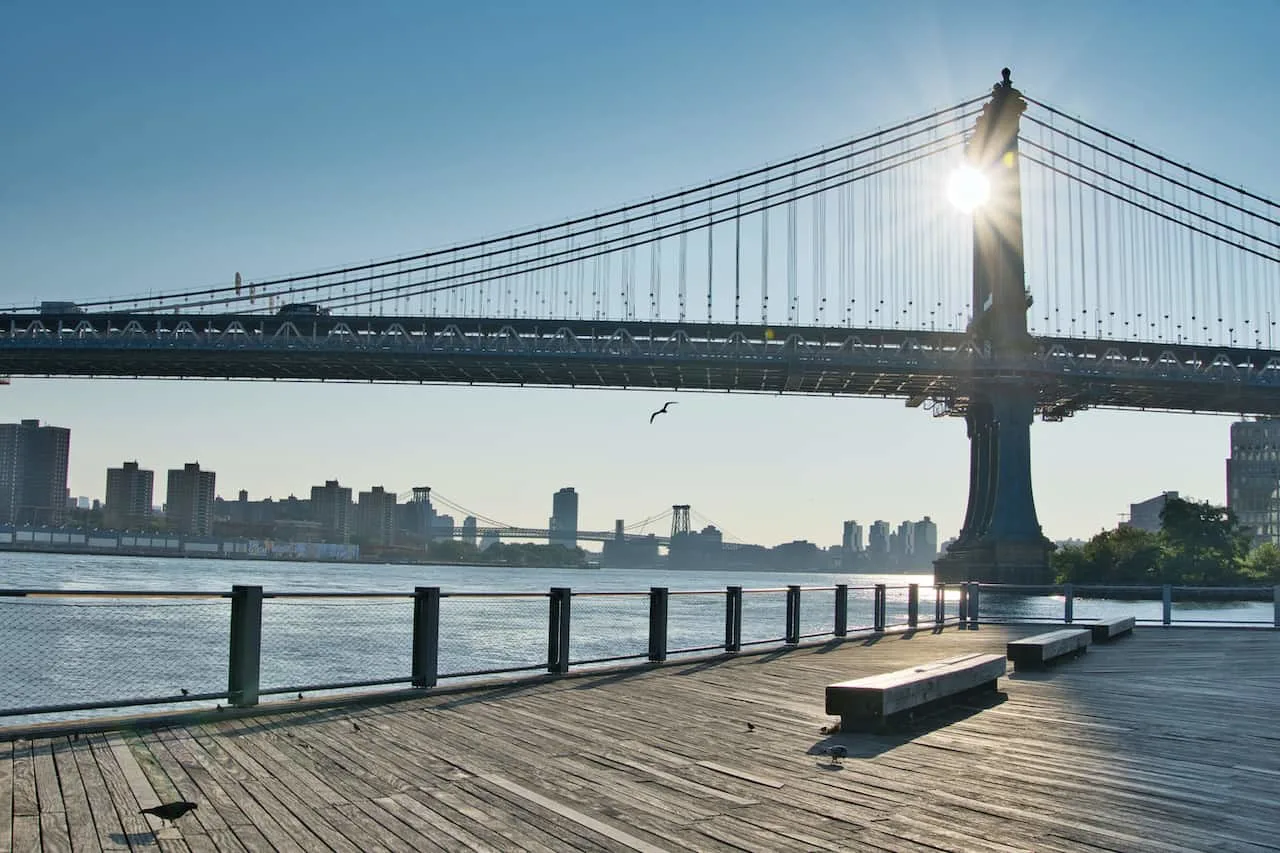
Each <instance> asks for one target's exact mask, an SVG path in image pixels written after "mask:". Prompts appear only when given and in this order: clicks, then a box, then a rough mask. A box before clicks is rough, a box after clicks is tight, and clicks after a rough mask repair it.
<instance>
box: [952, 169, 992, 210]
mask: <svg viewBox="0 0 1280 853" xmlns="http://www.w3.org/2000/svg"><path fill="white" fill-rule="evenodd" d="M990 196H991V183H990V181H988V180H987V176H986V175H984V174H982V172H979V171H978V170H977V169H975V168H973V167H972V166H970V165H968V164H964V165H961V166H957V167H956V169H955V171H953V172H952V173H951V177H950V178H948V179H947V200H948V201H950V202H951V203H952V204H953V205H955V206H956V208H957V209H959V210H961V211H963V212H964V213H972V212H973V211H974V210H975V209H976V208H978V207H981V206H982V205H983V204H985V203H986V201H987V199H988V198H990Z"/></svg>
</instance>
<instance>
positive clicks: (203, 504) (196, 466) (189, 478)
mask: <svg viewBox="0 0 1280 853" xmlns="http://www.w3.org/2000/svg"><path fill="white" fill-rule="evenodd" d="M215 476H216V475H215V474H214V472H213V471H201V470H200V463H199V462H188V463H187V464H185V465H183V466H182V467H181V468H170V469H169V483H168V489H167V491H166V492H165V507H164V515H165V519H166V520H167V521H168V522H169V526H170V527H172V528H173V529H174V530H176V531H177V532H179V533H188V534H191V535H194V536H208V535H209V534H211V533H212V532H213V497H214V492H213V486H214V479H215Z"/></svg>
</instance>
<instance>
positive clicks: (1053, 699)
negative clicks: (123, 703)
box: [0, 626, 1280, 853]
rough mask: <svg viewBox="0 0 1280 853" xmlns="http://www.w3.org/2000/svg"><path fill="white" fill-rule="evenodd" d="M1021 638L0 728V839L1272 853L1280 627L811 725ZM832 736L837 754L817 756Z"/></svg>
mask: <svg viewBox="0 0 1280 853" xmlns="http://www.w3.org/2000/svg"><path fill="white" fill-rule="evenodd" d="M1038 630H1043V628H1002V627H992V626H984V627H982V629H981V630H979V631H958V630H955V629H947V630H945V631H944V632H942V633H932V632H927V631H920V632H917V633H916V634H914V635H913V636H910V637H907V636H905V635H904V636H895V635H889V636H884V637H882V638H880V639H879V640H878V641H873V640H868V641H862V640H861V639H860V638H855V640H854V641H853V642H847V643H844V644H840V645H823V646H818V647H816V648H809V649H797V650H793V651H789V652H784V653H770V654H765V655H757V656H742V657H738V658H736V659H731V660H724V659H720V660H710V661H701V662H696V663H695V662H690V661H688V660H686V661H682V662H679V661H677V662H671V663H668V664H667V665H665V666H663V667H661V668H658V669H651V668H648V667H639V668H636V669H632V670H624V671H617V672H610V673H595V674H587V675H584V676H578V677H569V678H560V679H554V680H549V681H548V680H544V681H541V682H540V683H539V682H536V681H535V682H533V683H525V684H517V683H507V684H504V685H499V686H493V687H490V688H487V689H485V688H479V687H474V688H471V689H464V690H461V691H460V692H452V693H450V692H443V691H441V692H434V691H433V692H431V693H425V694H423V693H417V694H412V695H410V696H409V697H408V698H404V699H402V700H400V701H386V700H383V701H369V702H366V703H364V704H346V705H339V706H331V707H324V706H322V704H320V703H319V702H318V701H317V702H311V701H308V700H304V701H302V702H295V701H289V702H282V703H280V705H279V706H277V707H278V708H282V709H284V710H283V712H282V713H277V714H275V715H268V714H265V713H261V712H259V713H258V714H256V715H249V716H240V712H234V711H226V710H224V711H223V712H221V713H209V712H206V713H205V714H204V715H203V717H200V718H194V719H192V718H188V719H186V720H185V721H175V724H174V725H172V726H171V727H169V728H159V729H151V728H148V727H147V726H145V725H138V726H135V725H129V724H127V723H126V724H121V723H119V722H117V723H116V724H115V725H116V726H118V727H119V730H117V731H107V732H105V733H96V734H76V735H75V736H72V735H71V734H70V730H69V729H68V728H67V726H68V725H70V724H64V725H63V726H61V727H60V728H62V729H63V732H62V733H61V734H57V735H56V736H54V734H53V733H52V732H50V731H44V732H32V731H26V732H17V731H14V730H8V731H7V732H5V731H0V849H6V850H8V849H12V850H15V851H18V850H21V851H29V850H41V849H43V850H49V851H54V850H130V849H133V850H155V849H159V850H161V851H183V853H186V851H218V850H237V851H239V850H249V851H258V850H272V849H274V850H286V851H296V853H301V851H311V850H334V851H350V852H351V853H363V851H375V850H384V851H385V850H392V851H401V850H404V851H409V850H413V851H425V850H484V851H509V850H511V851H514V850H535V851H542V853H551V851H564V850H590V851H637V850H638V851H663V850H671V851H695V850H696V851H710V853H741V851H744V850H750V851H765V850H767V851H773V853H792V851H796V853H799V851H860V850H876V851H885V850H892V851H922V853H923V851H937V850H963V851H1001V853H1010V851H1036V853H1066V852H1067V851H1071V853H1078V851H1121V850H1122V851H1126V853H1188V852H1189V851H1206V850H1224V851H1226V850H1230V851H1242V853H1244V851H1255V850H1256V851H1262V850H1274V849H1275V843H1276V836H1275V829H1276V808H1277V803H1280V750H1277V749H1276V748H1275V708H1276V706H1277V704H1278V703H1280V670H1277V668H1276V666H1275V661H1276V660H1277V658H1278V657H1280V632H1275V631H1249V630H1239V629H1236V630H1212V629H1195V628H1186V629H1184V628H1175V629H1160V628H1139V629H1138V632H1137V634H1136V636H1134V637H1133V638H1131V639H1127V640H1121V641H1118V642H1116V643H1112V644H1104V645H1100V646H1095V647H1094V648H1092V649H1091V650H1090V652H1089V654H1087V655H1085V656H1084V657H1082V658H1080V659H1078V660H1073V661H1070V662H1068V663H1065V664H1062V665H1060V666H1058V667H1055V668H1054V669H1052V670H1050V671H1048V672H1043V673H1017V674H1012V675H1011V676H1010V677H1008V678H1004V679H1001V681H1000V690H1001V691H1002V692H1003V693H1004V694H1005V697H1006V699H1005V701H1003V702H990V701H987V702H985V703H983V704H976V703H975V704H972V705H968V706H964V707H961V708H959V709H957V710H955V711H953V712H951V713H948V714H946V715H943V716H941V717H934V718H928V719H925V720H921V721H919V722H917V723H916V725H915V727H914V728H912V729H911V730H909V731H905V732H902V733H898V734H893V735H852V734H849V735H845V734H838V735H833V736H826V735H823V734H821V733H820V727H821V726H823V725H827V724H829V723H830V722H832V720H831V718H828V717H826V716H825V715H824V713H823V688H824V686H825V685H826V684H828V683H831V682H834V681H837V680H843V679H847V678H853V677H858V676H862V675H870V674H873V673H877V672H885V671H890V670H895V669H899V668H902V667H905V666H912V665H916V664H919V663H922V662H925V661H930V660H936V659H939V658H944V657H948V656H951V655H955V654H959V653H965V652H996V653H1003V652H1004V650H1005V643H1006V642H1007V641H1008V640H1009V639H1010V638H1012V637H1016V636H1021V635H1024V634H1026V633H1031V632H1034V631H1038ZM997 698H999V697H998V696H997ZM748 722H750V723H752V725H753V726H754V730H751V731H749V730H748V729H747V725H746V724H747V723H748ZM106 725H107V727H108V728H109V727H110V725H111V724H106ZM102 727H103V726H102V725H99V726H98V728H102ZM82 728H84V727H82ZM89 728H91V727H89ZM16 735H20V736H21V739H18V740H9V738H13V737H15V736H16ZM833 744H841V745H844V746H845V747H846V749H847V750H848V757H847V758H846V759H845V760H844V761H843V762H842V763H841V764H839V765H836V764H832V763H829V762H828V761H827V760H826V759H825V758H823V757H822V756H821V755H820V754H819V753H820V750H822V749H823V748H825V747H827V746H830V745H833ZM179 796H182V797H185V798H188V799H191V800H194V801H195V802H197V803H198V804H199V808H198V809H197V810H196V811H194V812H192V813H191V814H189V815H187V816H185V817H183V818H182V819H181V820H180V821H178V823H177V824H176V825H174V826H172V827H168V828H161V827H160V824H159V821H150V819H149V818H146V817H143V816H140V815H139V814H138V810H139V809H140V808H142V807H147V806H153V805H155V804H156V803H157V802H162V801H169V800H173V799H175V798H178V797H179ZM149 821H150V822H149ZM155 830H158V831H156V832H155V833H154V835H153V831H155Z"/></svg>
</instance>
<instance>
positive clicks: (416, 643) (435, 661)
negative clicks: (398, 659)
mask: <svg viewBox="0 0 1280 853" xmlns="http://www.w3.org/2000/svg"><path fill="white" fill-rule="evenodd" d="M439 675H440V587H438V586H419V587H414V590H413V686H414V687H435V686H436V681H437V679H438V678H439Z"/></svg>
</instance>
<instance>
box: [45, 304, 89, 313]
mask: <svg viewBox="0 0 1280 853" xmlns="http://www.w3.org/2000/svg"><path fill="white" fill-rule="evenodd" d="M40 313H41V314H42V315H49V314H82V313H84V312H83V311H81V310H80V306H79V305H77V304H76V303H74V302H41V303H40Z"/></svg>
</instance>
